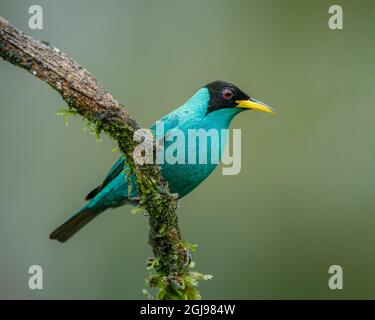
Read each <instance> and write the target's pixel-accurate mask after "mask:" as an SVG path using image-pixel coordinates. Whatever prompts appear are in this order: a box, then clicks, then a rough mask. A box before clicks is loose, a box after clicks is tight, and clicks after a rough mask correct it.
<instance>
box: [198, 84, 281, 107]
mask: <svg viewBox="0 0 375 320" xmlns="http://www.w3.org/2000/svg"><path fill="white" fill-rule="evenodd" d="M205 87H206V88H207V89H208V91H209V94H210V100H209V101H208V108H207V114H209V113H210V112H214V111H216V110H220V109H225V108H240V109H252V110H259V111H263V112H269V113H274V110H273V109H272V108H271V107H270V106H268V105H266V104H265V103H263V102H260V101H258V100H256V99H254V98H251V97H250V96H249V95H248V94H247V93H245V92H243V91H242V90H241V89H240V88H238V87H236V86H235V85H234V84H231V83H228V82H225V81H221V80H218V81H214V82H210V83H209V84H207V85H206V86H205Z"/></svg>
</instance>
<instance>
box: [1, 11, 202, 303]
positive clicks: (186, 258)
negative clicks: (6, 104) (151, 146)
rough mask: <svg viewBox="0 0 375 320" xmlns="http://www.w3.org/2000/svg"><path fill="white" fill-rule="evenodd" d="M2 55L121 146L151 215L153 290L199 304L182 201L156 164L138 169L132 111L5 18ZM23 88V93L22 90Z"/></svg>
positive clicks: (56, 51)
mask: <svg viewBox="0 0 375 320" xmlns="http://www.w3.org/2000/svg"><path fill="white" fill-rule="evenodd" d="M0 56H1V57H2V58H3V59H4V60H6V61H8V62H10V63H12V64H14V65H16V66H18V67H20V68H23V69H25V70H27V71H28V72H30V73H31V74H32V75H34V76H36V77H38V78H39V79H41V80H43V81H45V82H47V83H48V84H49V85H50V86H51V87H52V88H53V89H55V90H56V91H57V92H58V93H60V95H61V96H62V98H63V99H64V100H65V101H66V103H67V104H68V106H69V108H70V109H72V111H73V113H77V114H79V115H81V116H83V117H84V118H86V119H87V120H88V121H90V123H91V124H93V125H94V126H95V127H96V132H97V133H100V132H102V131H103V132H105V133H107V134H108V135H109V136H110V137H111V138H113V139H114V140H116V141H117V143H118V146H119V149H120V150H121V151H122V152H123V153H124V154H125V156H126V159H127V160H126V161H127V162H128V165H129V167H130V168H131V171H132V173H134V175H135V176H136V179H137V188H138V192H139V194H140V205H142V206H143V207H144V208H145V210H146V211H147V212H148V214H149V224H150V233H149V244H150V245H151V247H152V250H153V253H154V256H155V257H154V258H152V259H149V261H148V268H149V269H152V274H151V276H150V278H149V279H148V281H147V282H148V284H149V285H150V286H151V287H156V288H158V289H159V292H158V295H157V298H160V299H198V298H200V295H199V292H198V291H197V289H196V286H197V283H198V281H199V280H201V279H206V278H208V277H207V276H204V275H202V274H200V273H197V272H192V271H190V269H189V268H190V267H192V266H193V264H192V263H191V261H190V253H189V252H190V251H189V246H188V245H186V243H185V242H183V241H182V240H181V234H180V230H179V226H178V221H177V215H176V210H177V199H176V197H175V196H174V195H173V194H171V193H170V191H169V189H168V185H167V183H166V181H165V180H164V179H163V177H162V175H161V174H160V167H159V166H157V165H142V166H138V165H136V164H135V163H134V161H133V150H134V147H135V144H134V142H133V134H134V132H135V130H137V129H138V128H139V127H138V125H137V123H136V122H135V120H133V119H132V117H131V116H130V114H129V112H128V111H127V109H126V108H125V107H124V106H123V105H122V104H120V103H119V102H118V101H117V100H116V99H114V98H113V97H112V95H110V94H109V93H108V92H107V91H106V90H105V89H104V87H103V86H102V85H101V84H100V83H99V82H98V81H97V80H96V79H95V78H94V77H93V76H92V75H91V74H90V73H89V72H88V71H87V70H85V69H84V68H83V67H82V66H80V65H79V64H78V63H77V62H75V61H74V60H73V59H72V58H70V57H69V56H68V55H67V54H65V53H64V52H62V51H60V50H59V49H57V48H55V47H53V46H52V45H50V44H49V43H47V42H45V41H39V40H36V39H33V38H32V37H30V36H27V35H25V34H24V33H23V32H22V31H19V30H17V29H16V28H15V27H13V26H12V25H11V24H10V23H9V22H8V21H7V20H5V19H4V18H2V17H0ZM17 89H18V88H17Z"/></svg>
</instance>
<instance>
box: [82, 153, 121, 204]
mask: <svg viewBox="0 0 375 320" xmlns="http://www.w3.org/2000/svg"><path fill="white" fill-rule="evenodd" d="M124 159H125V158H124V156H122V157H120V158H119V159H118V160H117V161H116V163H115V164H114V165H113V167H112V168H111V170H109V172H108V173H107V175H106V177H105V178H104V181H103V182H102V184H101V185H100V186H98V187H96V188H95V189H93V190H91V191H90V193H89V194H88V195H87V196H86V198H85V200H90V199H92V198H94V197H95V196H96V195H97V194H98V193H99V192H100V191H101V190H102V189H103V188H104V187H105V186H106V185H108V184H109V183H110V182H111V181H112V180H113V179H114V178H116V177H117V176H118V175H119V174H120V173H121V172H122V171H124V168H125V161H124Z"/></svg>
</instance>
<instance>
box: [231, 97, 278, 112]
mask: <svg viewBox="0 0 375 320" xmlns="http://www.w3.org/2000/svg"><path fill="white" fill-rule="evenodd" d="M236 103H238V105H237V108H241V109H251V110H258V111H263V112H268V113H275V110H273V109H272V108H271V107H270V106H268V105H266V104H265V103H263V102H260V101H258V100H255V99H254V98H250V99H249V100H237V101H236Z"/></svg>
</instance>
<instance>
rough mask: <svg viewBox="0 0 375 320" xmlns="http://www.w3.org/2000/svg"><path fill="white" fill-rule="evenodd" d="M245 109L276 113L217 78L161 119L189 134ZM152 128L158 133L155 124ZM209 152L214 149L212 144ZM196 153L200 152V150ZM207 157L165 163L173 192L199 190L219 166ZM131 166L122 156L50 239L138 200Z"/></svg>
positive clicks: (223, 124) (224, 122) (221, 124)
mask: <svg viewBox="0 0 375 320" xmlns="http://www.w3.org/2000/svg"><path fill="white" fill-rule="evenodd" d="M244 110H259V111H264V112H269V113H273V112H274V111H273V109H272V108H271V107H269V106H268V105H266V104H264V103H262V102H260V101H257V100H255V99H254V98H251V97H250V96H249V95H248V94H246V93H244V92H243V91H242V90H241V89H239V88H238V87H237V86H235V85H233V84H231V83H227V82H224V81H214V82H211V83H209V84H207V85H206V86H204V87H202V88H201V89H200V90H198V91H197V92H196V93H195V94H194V95H193V96H192V97H191V98H190V99H189V100H188V101H187V102H186V103H185V104H184V105H182V106H181V107H179V108H177V109H176V110H174V111H172V112H171V113H169V114H168V115H166V116H165V117H163V118H162V119H161V120H160V121H161V122H162V123H163V125H164V130H165V132H168V131H169V130H173V129H179V130H181V131H182V132H183V133H184V134H186V136H187V134H188V130H189V129H204V130H206V131H208V130H210V129H216V130H219V131H220V130H221V129H228V128H229V125H230V122H231V120H232V119H233V117H234V116H235V115H237V114H239V113H241V112H242V111H244ZM151 131H152V132H153V134H155V125H154V126H153V127H152V128H151ZM165 143H167V142H165ZM207 145H208V144H207ZM224 145H225V141H221V143H219V144H218V145H217V148H219V150H218V153H219V154H220V155H221V153H222V151H223V148H224ZM205 151H206V152H207V153H210V152H211V150H210V148H209V147H207V150H205ZM196 153H197V154H198V152H196ZM207 159H208V161H207V163H204V164H201V163H199V162H196V163H195V164H191V163H176V164H169V163H167V162H165V163H163V164H161V172H162V175H163V177H164V178H165V179H166V181H167V182H168V184H169V188H170V191H171V192H173V193H176V194H178V196H179V198H182V197H184V196H185V195H187V194H188V193H190V192H191V191H192V190H193V189H195V188H196V187H197V186H198V185H199V184H200V183H201V182H202V181H203V180H205V179H206V178H207V177H208V176H209V175H210V173H211V172H212V171H213V170H214V169H215V167H216V165H217V163H216V162H215V163H212V162H211V161H210V159H211V157H209V156H208V157H207ZM127 169H128V168H126V167H125V162H124V157H123V156H122V157H120V159H119V160H118V161H117V162H116V163H115V165H114V166H113V167H112V169H111V170H110V171H109V172H108V174H107V176H106V177H105V179H104V181H103V183H102V184H101V185H100V186H99V187H97V188H95V189H94V190H92V191H91V192H90V193H89V194H88V195H87V196H86V200H88V202H87V204H86V205H85V206H84V207H83V208H82V209H81V210H79V211H78V212H77V213H75V214H74V215H73V216H72V217H71V218H70V219H68V220H67V221H66V222H65V223H64V224H62V225H61V226H59V227H58V228H57V229H56V230H54V231H53V232H52V233H51V235H50V239H56V240H58V241H60V242H65V241H67V240H68V239H69V238H70V237H71V236H73V235H74V234H75V233H76V232H77V231H79V230H80V229H81V228H82V227H83V226H85V225H86V224H87V223H88V222H90V221H91V220H92V219H93V218H95V217H96V216H98V215H99V214H100V213H102V212H103V211H104V210H106V209H108V208H115V207H119V206H122V205H124V204H127V203H128V204H134V203H136V202H137V201H136V199H137V197H138V194H137V188H136V183H135V177H134V176H131V177H128V176H127V174H128V172H129V170H127ZM130 182H131V183H132V186H131V188H129V186H128V184H129V183H130ZM129 190H130V192H131V194H130V195H129Z"/></svg>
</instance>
